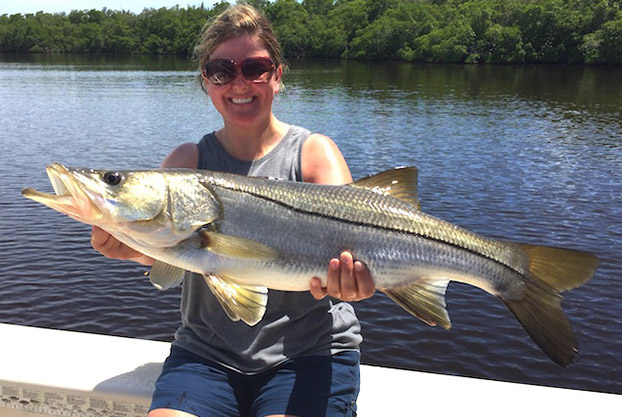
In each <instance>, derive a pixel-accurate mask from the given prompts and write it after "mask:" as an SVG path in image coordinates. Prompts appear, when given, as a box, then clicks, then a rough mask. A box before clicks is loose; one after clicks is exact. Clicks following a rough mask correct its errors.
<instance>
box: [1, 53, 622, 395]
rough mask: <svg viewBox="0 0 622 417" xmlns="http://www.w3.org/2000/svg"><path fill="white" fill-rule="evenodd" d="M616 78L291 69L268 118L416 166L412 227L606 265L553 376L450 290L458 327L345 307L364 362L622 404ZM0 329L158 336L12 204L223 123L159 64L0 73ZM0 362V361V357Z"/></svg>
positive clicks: (44, 214)
mask: <svg viewBox="0 0 622 417" xmlns="http://www.w3.org/2000/svg"><path fill="white" fill-rule="evenodd" d="M621 77H622V68H619V67H618V68H607V67H602V68H601V67H595V68H587V67H565V66H551V67H546V66H538V67H529V66H525V67H502V66H489V67H486V66H420V65H411V64H397V63H382V64H374V63H340V62H332V61H326V62H324V61H306V62H293V63H292V71H291V72H290V73H289V74H287V76H286V79H285V83H286V86H287V89H286V91H285V92H284V93H283V94H281V95H280V96H279V97H278V99H277V100H276V103H275V113H276V114H277V116H278V117H280V118H281V119H282V120H284V121H286V122H288V123H294V124H299V125H302V126H305V127H307V128H309V129H311V130H314V131H318V132H322V133H325V134H327V135H329V136H331V137H332V138H333V139H334V140H335V141H336V142H337V143H338V144H339V146H340V148H341V149H342V151H343V153H344V154H345V156H346V159H347V160H348V163H349V164H350V167H351V170H352V172H353V176H354V177H355V178H356V177H361V176H363V175H367V174H371V173H374V172H377V171H380V170H384V169H388V168H391V167H393V166H398V165H416V166H417V167H418V168H419V170H420V178H419V183H420V189H419V192H420V197H421V200H422V208H423V210H424V211H426V212H427V213H430V214H432V215H435V216H438V217H441V218H444V219H446V220H448V221H451V222H454V223H457V224H459V225H461V226H464V227H467V228H469V229H471V230H473V231H475V232H478V233H482V234H485V235H487V236H491V237H496V238H501V239H509V240H518V241H525V242H530V243H547V244H552V245H558V246H565V247H572V248H576V249H581V250H586V251H590V252H593V253H595V254H597V255H598V256H599V257H600V258H601V261H602V263H601V267H600V268H599V270H598V272H597V273H596V276H595V277H594V279H593V280H592V281H590V282H589V283H588V284H587V285H585V286H583V287H581V288H579V289H577V290H574V291H572V292H569V293H567V294H566V296H565V299H564V302H563V307H564V310H565V311H566V313H567V315H568V316H569V317H570V320H571V321H572V323H573V325H574V328H575V331H576V334H577V338H578V340H579V349H580V356H579V359H578V361H577V363H576V364H574V365H571V366H569V367H568V368H560V367H558V366H557V365H555V364H554V363H552V362H551V361H550V360H549V359H548V358H547V357H546V356H545V355H544V354H543V353H542V352H541V351H540V350H539V349H538V348H537V347H536V346H535V345H534V343H533V342H532V341H531V339H530V338H529V337H528V336H527V335H526V333H525V332H524V331H523V330H522V328H521V327H520V325H519V324H518V323H517V322H516V320H515V319H514V318H513V317H512V316H511V314H510V313H509V312H508V311H507V310H506V308H505V307H504V306H503V305H502V304H501V303H500V302H499V301H497V300H496V299H495V298H494V297H492V296H490V295H488V294H486V293H484V292H482V291H480V290H477V289H475V288H472V287H469V286H466V285H461V284H455V283H452V284H451V285H450V286H449V289H448V291H447V304H448V311H449V314H450V316H451V318H452V322H453V328H452V330H451V331H445V330H442V329H437V328H430V327H428V326H426V325H425V324H423V323H421V322H419V321H418V320H416V319H414V318H412V317H410V316H409V315H408V314H407V313H405V312H404V311H402V310H401V309H400V308H399V307H397V306H396V305H395V304H394V303H393V302H392V301H390V300H388V299H387V298H386V297H384V296H382V295H377V296H375V297H373V298H372V299H370V300H366V301H363V302H360V303H357V304H356V309H357V312H358V314H359V317H360V318H361V321H362V326H363V334H364V337H365V341H364V343H363V345H362V352H363V361H364V362H365V363H373V364H382V365H389V366H394V367H399V368H408V369H418V370H425V371H431V372H440V373H444V374H450V375H469V376H474V377H481V378H490V379H495V380H504V381H515V382H523V383H530V384H540V385H549V386H557V387H567V388H576V389H583V390H593V391H603V392H613V393H622V359H621V357H622V345H621V343H620V341H621V340H622V316H621V313H622V307H621V306H620V302H619V301H620V299H621V298H622V283H621V279H622V259H621V258H620V255H619V254H620V253H621V252H622V197H621V196H622V151H621V147H622V138H621V134H622V85H621V84H620V83H619V80H620V79H622V78H621ZM0 123H1V129H0V144H1V145H2V151H1V154H0V158H1V160H0V209H1V213H2V215H1V217H0V236H2V238H1V239H0V253H1V254H2V255H1V256H0V294H1V297H0V322H4V323H15V324H22V325H31V326H43V327H52V328H59V329H69V330H78V331H88V332H97V333H108V334H114V335H122V336H132V337H139V338H149V339H158V340H171V337H172V335H173V333H174V331H175V329H176V328H177V326H178V323H179V313H178V303H179V293H178V291H176V290H174V291H167V292H158V291H156V290H154V289H153V288H152V287H151V285H150V284H149V283H148V280H147V279H146V278H145V277H144V274H145V272H146V268H145V267H142V266H140V265H135V264H132V263H129V262H122V261H116V260H109V259H106V258H104V257H103V256H101V255H99V254H97V253H96V252H95V251H93V250H92V249H90V245H89V236H90V233H89V228H88V227H87V226H84V225H81V224H79V223H77V222H75V221H73V220H70V219H69V218H66V217H64V216H62V215H60V214H58V213H55V212H53V211H52V210H50V209H47V208H45V207H43V206H41V205H38V204H36V203H34V202H31V201H29V200H26V199H24V198H22V197H21V195H20V190H21V188H24V187H28V186H31V187H35V188H38V189H41V190H48V191H49V190H51V187H50V185H49V181H48V179H47V176H46V174H45V170H44V166H45V165H47V164H48V163H50V162H53V161H59V162H63V163H66V164H68V165H80V166H92V167H103V168H109V167H116V168H150V167H155V166H157V165H158V164H159V163H160V161H161V160H162V159H163V158H164V156H165V155H166V154H167V153H168V152H169V151H170V150H171V149H172V148H173V147H175V146H176V145H177V144H179V143H182V142H187V141H190V142H196V141H198V139H199V138H200V137H201V136H202V135H203V134H204V133H207V132H209V131H212V130H214V129H217V128H218V127H220V123H221V120H220V117H219V115H218V114H217V112H216V111H215V110H214V109H213V108H212V107H211V105H210V104H209V102H208V100H207V99H206V97H205V96H204V95H203V93H202V92H201V91H200V89H197V88H196V86H195V85H194V73H193V72H192V65H191V64H190V63H188V62H186V61H180V60H173V59H171V58H159V59H151V58H126V59H119V58H113V57H105V56H104V57H95V58H90V57H65V56H62V57H58V56H52V57H49V56H34V57H12V56H3V57H0ZM0 352H1V348H0Z"/></svg>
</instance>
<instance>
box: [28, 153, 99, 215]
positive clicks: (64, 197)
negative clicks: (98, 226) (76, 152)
mask: <svg viewBox="0 0 622 417" xmlns="http://www.w3.org/2000/svg"><path fill="white" fill-rule="evenodd" d="M46 171H47V174H48V177H49V178H50V183H51V184H52V188H54V193H55V194H47V193H44V192H41V191H37V190H35V189H33V188H25V189H23V190H22V195H23V196H24V197H26V198H29V199H31V200H34V201H36V202H38V203H41V204H43V205H45V206H48V207H50V208H52V209H54V210H56V211H59V212H61V213H64V214H66V215H68V216H69V217H71V218H73V219H75V220H78V221H80V222H83V223H88V224H94V223H93V222H94V221H95V220H97V219H99V218H101V216H102V213H101V211H100V210H99V208H97V206H96V205H94V204H93V202H92V201H91V199H90V198H89V195H88V193H87V192H85V190H84V189H83V188H82V187H81V185H80V182H79V181H78V180H77V178H76V177H77V174H78V170H70V169H68V168H66V167H65V166H64V165H62V164H59V163H53V164H50V165H48V166H47V167H46Z"/></svg>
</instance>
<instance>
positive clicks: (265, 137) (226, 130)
mask: <svg viewBox="0 0 622 417" xmlns="http://www.w3.org/2000/svg"><path fill="white" fill-rule="evenodd" d="M288 130H289V125H287V124H285V123H283V122H281V121H279V120H278V119H277V118H276V117H274V116H272V118H271V120H270V121H269V122H268V123H266V124H264V125H259V126H253V127H250V128H247V127H239V126H235V125H230V124H229V125H228V124H226V123H225V126H224V127H223V128H222V129H220V130H218V131H217V132H216V138H217V139H218V141H219V142H220V144H221V145H222V146H223V148H224V149H225V151H227V153H228V154H229V155H231V156H233V157H235V158H237V159H240V160H242V161H253V160H257V159H260V158H262V157H264V156H265V155H267V154H268V153H270V151H271V150H272V149H274V148H275V147H276V145H278V144H279V142H280V141H281V139H283V137H284V136H285V134H286V133H287V131H288Z"/></svg>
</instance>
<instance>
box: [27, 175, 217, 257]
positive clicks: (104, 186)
mask: <svg viewBox="0 0 622 417" xmlns="http://www.w3.org/2000/svg"><path fill="white" fill-rule="evenodd" d="M47 174H48V176H49V178H50V182H51V183H52V187H53V188H54V192H55V194H46V193H43V192H40V191H37V190H34V189H32V188H27V189H24V190H22V194H23V195H24V196H25V197H26V198H29V199H31V200H34V201H37V202H39V203H41V204H44V205H46V206H48V207H50V208H52V209H54V210H57V211H59V212H61V213H64V214H66V215H68V216H69V217H71V218H73V219H75V220H78V221H80V222H82V223H86V224H90V225H95V226H99V227H101V228H102V229H104V230H106V231H108V232H109V233H111V234H112V235H113V236H115V237H117V238H118V239H119V240H121V241H123V242H125V243H128V244H129V245H130V246H132V247H134V248H135V249H141V248H145V247H153V246H157V247H164V246H172V245H174V244H176V243H177V242H179V241H181V240H183V239H186V238H187V237H188V236H189V235H190V234H191V233H192V232H194V231H195V230H196V229H198V228H200V227H202V226H204V225H205V224H208V223H210V222H212V221H213V220H214V219H215V217H216V216H217V213H218V208H217V202H216V201H215V200H214V198H213V196H212V195H211V193H210V192H209V190H208V189H206V188H205V187H204V186H202V185H201V184H200V181H198V179H197V177H196V174H194V173H193V172H192V171H187V172H184V171H167V170H139V171H110V170H95V169H85V168H67V167H65V166H64V165H62V164H58V163H54V164H51V165H49V166H48V167H47Z"/></svg>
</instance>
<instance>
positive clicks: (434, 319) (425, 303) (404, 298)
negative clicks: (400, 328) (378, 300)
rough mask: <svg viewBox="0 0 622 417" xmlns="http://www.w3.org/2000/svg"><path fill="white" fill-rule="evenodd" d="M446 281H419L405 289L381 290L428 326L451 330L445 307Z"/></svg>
mask: <svg viewBox="0 0 622 417" xmlns="http://www.w3.org/2000/svg"><path fill="white" fill-rule="evenodd" d="M448 283H449V281H448V280H445V279H442V280H435V281H426V280H424V281H419V282H417V283H416V284H412V285H409V286H406V287H400V288H387V289H383V290H381V291H382V292H384V293H385V294H386V295H388V296H389V297H391V299H393V301H395V302H396V303H397V304H399V305H400V307H402V308H403V309H404V310H406V311H408V312H409V313H410V314H412V315H413V316H415V317H417V318H418V319H420V320H421V321H423V322H425V323H427V324H429V325H430V326H435V325H437V324H438V325H439V326H441V327H443V328H444V329H446V330H449V328H451V320H450V319H449V314H447V310H446V309H445V307H446V306H447V305H446V304H445V292H446V290H447V284H448Z"/></svg>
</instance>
